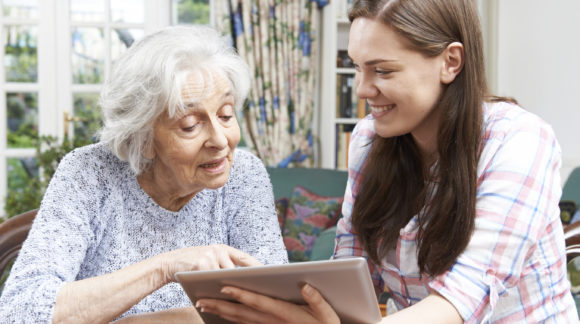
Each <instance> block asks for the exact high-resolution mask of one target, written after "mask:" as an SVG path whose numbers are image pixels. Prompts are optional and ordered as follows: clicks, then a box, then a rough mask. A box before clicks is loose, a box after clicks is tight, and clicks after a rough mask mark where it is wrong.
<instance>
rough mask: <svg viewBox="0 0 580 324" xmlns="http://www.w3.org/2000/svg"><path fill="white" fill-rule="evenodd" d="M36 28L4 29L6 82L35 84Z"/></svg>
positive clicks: (15, 27)
mask: <svg viewBox="0 0 580 324" xmlns="http://www.w3.org/2000/svg"><path fill="white" fill-rule="evenodd" d="M36 32H37V30H36V27H32V26H6V27H5V28H4V33H3V34H4V51H5V56H4V69H5V71H6V81H7V82H36V80H37V79H38V69H37V66H38V65H37V42H36Z"/></svg>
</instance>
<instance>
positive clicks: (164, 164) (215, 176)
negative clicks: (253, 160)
mask: <svg viewBox="0 0 580 324" xmlns="http://www.w3.org/2000/svg"><path fill="white" fill-rule="evenodd" d="M212 78H213V82H211V83H212V84H211V86H210V87H208V85H205V86H203V85H200V82H198V80H196V78H195V77H194V76H191V75H190V76H189V77H188V79H187V83H186V85H185V87H184V89H183V90H182V99H183V103H184V105H185V111H184V113H183V114H178V116H174V117H173V118H169V116H168V115H167V114H165V115H163V116H162V117H160V118H159V119H158V120H157V122H156V123H155V126H154V141H153V150H154V152H153V153H154V155H155V164H154V169H155V172H160V174H162V175H163V177H164V179H165V180H166V181H170V182H172V184H173V186H175V187H176V191H177V192H181V193H197V192H199V191H201V190H202V189H205V188H210V189H216V188H219V187H221V186H223V185H224V184H225V183H226V182H227V180H228V178H229V174H230V169H231V167H232V163H233V156H234V149H235V147H236V145H237V144H238V142H239V141H240V128H239V126H238V122H237V120H236V114H235V111H234V95H233V93H232V88H231V86H230V83H229V82H228V81H227V79H225V78H224V77H222V76H220V75H218V74H215V73H214V74H213V76H212ZM206 79H208V78H206ZM208 83H210V82H208ZM200 97H201V98H202V99H201V100H199V101H195V100H194V99H195V98H200Z"/></svg>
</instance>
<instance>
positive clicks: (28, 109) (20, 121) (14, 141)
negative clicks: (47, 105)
mask: <svg viewBox="0 0 580 324" xmlns="http://www.w3.org/2000/svg"><path fill="white" fill-rule="evenodd" d="M6 108H7V110H8V111H7V113H6V117H7V123H8V125H7V131H8V132H7V137H8V147H9V148H17V147H19V148H25V147H34V140H35V139H36V138H38V94H36V93H25V92H23V93H7V94H6Z"/></svg>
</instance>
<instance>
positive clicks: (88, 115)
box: [73, 93, 103, 142]
mask: <svg viewBox="0 0 580 324" xmlns="http://www.w3.org/2000/svg"><path fill="white" fill-rule="evenodd" d="M98 100H99V94H98V93H75V94H74V95H73V101H74V115H75V117H77V118H78V119H79V121H78V122H75V123H74V136H75V137H80V139H82V140H83V141H86V142H88V141H92V142H94V141H95V138H96V137H95V134H96V133H97V131H98V130H99V129H100V128H101V126H102V120H103V119H102V117H101V110H100V109H99V107H98Z"/></svg>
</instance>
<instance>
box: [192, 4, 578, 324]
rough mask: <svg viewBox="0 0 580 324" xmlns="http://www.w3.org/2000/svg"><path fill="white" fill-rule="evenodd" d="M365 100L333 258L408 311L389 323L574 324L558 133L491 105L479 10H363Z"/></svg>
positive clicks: (252, 304) (273, 310)
mask: <svg viewBox="0 0 580 324" xmlns="http://www.w3.org/2000/svg"><path fill="white" fill-rule="evenodd" d="M349 18H350V20H351V22H352V26H351V29H350V39H349V46H348V52H349V55H350V57H351V58H352V60H353V62H354V63H355V67H356V83H357V95H358V96H359V97H360V98H364V99H366V100H367V102H368V104H369V105H370V107H371V112H372V113H371V114H370V115H369V116H367V117H366V118H365V119H363V120H361V121H360V122H359V123H358V125H357V127H356V128H355V130H354V132H353V134H352V137H351V143H350V153H349V157H350V160H349V168H350V170H349V182H348V184H347V188H346V193H345V203H344V205H343V216H344V217H343V218H342V219H341V220H340V222H339V225H338V230H337V241H336V248H335V256H334V257H335V258H344V257H352V256H358V255H362V256H365V257H367V258H368V260H369V269H370V271H371V275H372V278H373V280H374V283H375V286H376V288H377V291H382V290H383V289H384V287H385V285H386V286H387V287H388V288H389V290H390V292H391V294H392V296H393V298H394V300H395V302H396V304H397V306H398V308H399V309H400V311H399V312H397V313H395V314H394V315H392V316H391V315H389V316H387V317H386V318H384V323H388V322H401V323H462V322H467V323H490V322H494V323H537V322H550V323H552V322H557V323H565V322H577V321H578V315H577V313H576V308H575V305H574V301H573V300H572V296H571V294H570V285H569V283H568V281H567V279H566V256H565V251H564V240H563V233H562V225H561V223H560V219H559V209H558V200H559V198H560V195H561V186H560V177H559V167H560V147H559V145H558V143H557V141H556V138H555V135H554V132H553V131H552V129H551V128H550V127H549V126H548V125H547V124H545V123H544V122H543V121H542V120H540V119H539V118H538V117H536V116H534V115H532V114H531V113H529V112H526V111H525V110H523V109H522V108H520V107H518V106H517V105H516V104H515V102H514V101H513V100H509V99H505V98H497V97H492V96H490V95H489V94H488V92H487V87H486V80H485V74H484V58H483V51H482V39H481V31H480V27H479V21H478V15H477V10H476V8H475V1H467V0H444V1H442V0H361V1H356V2H355V3H354V5H353V8H352V11H351V12H350V16H349ZM224 292H225V293H227V294H229V295H231V296H233V297H234V298H236V299H237V300H239V301H240V302H241V303H242V304H241V305H234V304H228V303H225V302H220V301H215V300H201V301H200V302H199V303H198V305H197V306H198V307H200V309H201V311H202V312H209V313H215V314H219V315H221V316H222V317H224V318H227V319H230V320H233V321H238V322H258V323H259V322H262V323H266V322H294V323H309V322H310V323H317V322H323V323H337V322H338V318H337V316H336V314H335V313H334V311H333V310H332V308H331V307H330V306H329V305H328V304H327V303H326V302H325V301H324V299H323V298H321V295H320V294H319V293H318V292H317V291H316V290H314V289H312V287H310V286H308V285H306V286H305V287H304V288H303V295H304V298H305V300H306V301H307V302H308V303H309V305H308V306H298V305H292V304H288V303H285V302H282V301H277V300H272V299H268V298H266V297H264V296H259V295H255V294H252V293H250V292H247V291H243V290H240V289H237V288H234V287H225V288H224Z"/></svg>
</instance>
